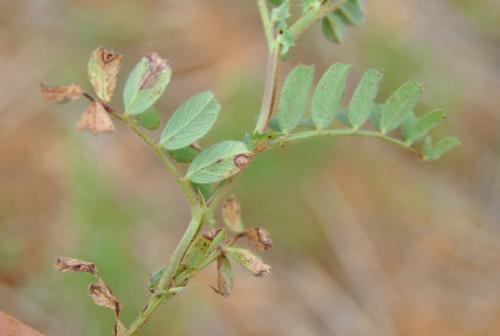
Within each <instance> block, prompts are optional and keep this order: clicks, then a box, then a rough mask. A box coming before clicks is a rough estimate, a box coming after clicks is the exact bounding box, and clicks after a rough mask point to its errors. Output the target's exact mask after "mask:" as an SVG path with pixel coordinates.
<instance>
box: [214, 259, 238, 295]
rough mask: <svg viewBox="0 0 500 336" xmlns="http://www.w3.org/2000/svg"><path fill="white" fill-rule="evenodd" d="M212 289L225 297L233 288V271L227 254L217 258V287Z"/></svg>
mask: <svg viewBox="0 0 500 336" xmlns="http://www.w3.org/2000/svg"><path fill="white" fill-rule="evenodd" d="M211 287H212V289H213V290H214V291H215V292H216V293H217V294H220V295H222V296H224V297H228V296H229V295H230V294H231V291H232V290H233V272H232V270H231V262H230V261H229V259H228V258H227V257H226V256H225V255H221V256H219V257H218V258H217V288H215V287H213V286H211Z"/></svg>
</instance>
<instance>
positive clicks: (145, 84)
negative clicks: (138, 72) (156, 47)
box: [140, 52, 171, 90]
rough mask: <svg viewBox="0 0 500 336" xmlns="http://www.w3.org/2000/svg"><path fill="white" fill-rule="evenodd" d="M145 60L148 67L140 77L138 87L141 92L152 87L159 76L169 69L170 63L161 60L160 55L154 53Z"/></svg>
mask: <svg viewBox="0 0 500 336" xmlns="http://www.w3.org/2000/svg"><path fill="white" fill-rule="evenodd" d="M146 60H147V62H148V65H149V69H148V71H146V72H145V73H144V75H143V76H142V79H141V85H140V88H141V90H143V89H147V88H150V87H153V86H154V85H155V84H156V82H157V80H158V77H159V76H160V74H161V73H163V72H164V71H165V70H167V69H170V68H171V65H170V63H169V62H168V61H167V60H166V59H164V58H161V57H160V55H158V53H155V52H153V53H151V54H149V55H147V56H146Z"/></svg>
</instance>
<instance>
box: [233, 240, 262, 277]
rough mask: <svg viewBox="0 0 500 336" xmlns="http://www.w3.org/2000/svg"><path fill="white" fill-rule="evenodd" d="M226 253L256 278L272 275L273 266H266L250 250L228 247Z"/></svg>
mask: <svg viewBox="0 0 500 336" xmlns="http://www.w3.org/2000/svg"><path fill="white" fill-rule="evenodd" d="M224 251H225V252H226V253H227V255H228V256H229V257H231V258H232V259H233V260H234V261H236V262H237V263H238V264H240V265H241V266H243V267H244V268H245V269H247V270H248V271H250V272H252V274H253V275H255V276H256V277H263V276H266V275H269V274H271V266H269V265H267V264H265V263H264V262H263V261H262V260H261V259H260V258H259V257H257V256H256V255H255V254H253V253H252V252H250V251H248V250H245V249H242V248H238V247H226V248H225V249H224Z"/></svg>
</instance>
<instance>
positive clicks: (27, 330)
mask: <svg viewBox="0 0 500 336" xmlns="http://www.w3.org/2000/svg"><path fill="white" fill-rule="evenodd" d="M0 335H1V336H43V335H42V334H41V333H39V332H38V331H36V330H34V329H32V328H31V327H28V326H27V325H25V324H24V323H22V322H20V321H18V320H17V319H15V318H14V317H12V316H10V315H8V314H6V313H4V312H3V311H1V310H0Z"/></svg>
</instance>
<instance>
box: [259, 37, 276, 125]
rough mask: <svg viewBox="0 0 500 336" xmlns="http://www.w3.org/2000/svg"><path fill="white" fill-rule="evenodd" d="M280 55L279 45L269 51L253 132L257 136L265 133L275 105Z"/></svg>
mask: <svg viewBox="0 0 500 336" xmlns="http://www.w3.org/2000/svg"><path fill="white" fill-rule="evenodd" d="M280 54H281V46H280V45H276V46H275V47H274V48H272V49H270V50H269V57H268V60H267V70H266V84H265V88H264V97H263V98H262V107H261V109H260V114H259V119H257V125H256V126H255V131H254V132H255V133H257V134H263V133H264V132H265V131H266V128H267V125H268V124H269V120H270V119H271V115H272V113H273V111H274V108H275V105H276V94H277V90H278V76H279V70H280V57H281V55H280Z"/></svg>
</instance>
